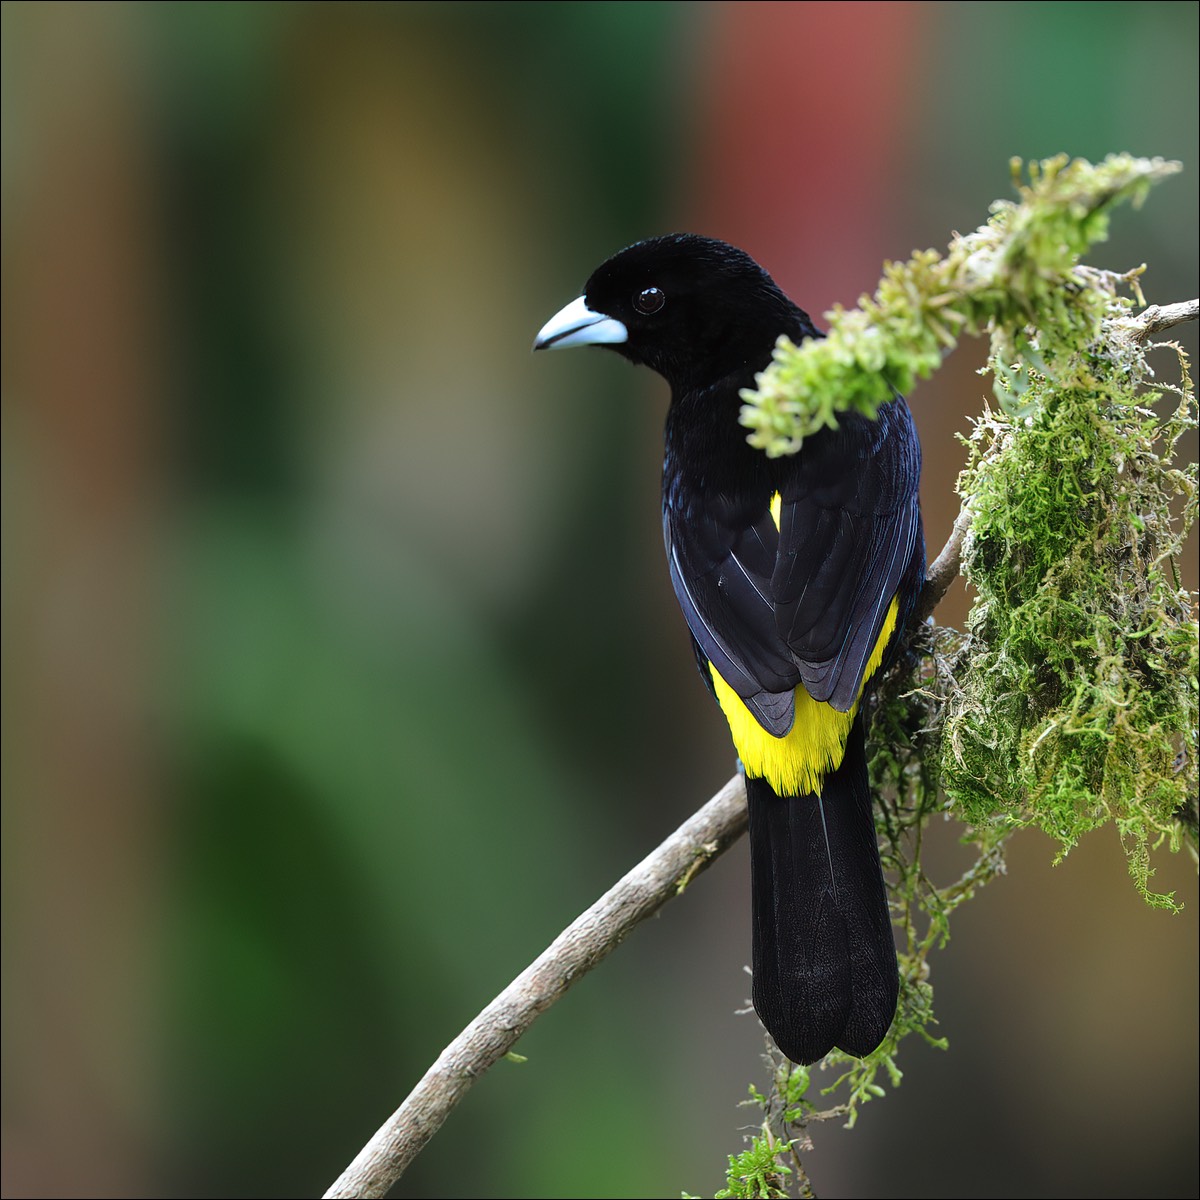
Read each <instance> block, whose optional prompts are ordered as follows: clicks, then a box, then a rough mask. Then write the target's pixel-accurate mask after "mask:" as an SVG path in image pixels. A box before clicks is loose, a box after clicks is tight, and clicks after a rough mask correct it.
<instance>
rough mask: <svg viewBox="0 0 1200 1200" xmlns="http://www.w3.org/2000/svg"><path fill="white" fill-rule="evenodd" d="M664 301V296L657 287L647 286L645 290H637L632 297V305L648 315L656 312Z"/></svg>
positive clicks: (665, 300)
mask: <svg viewBox="0 0 1200 1200" xmlns="http://www.w3.org/2000/svg"><path fill="white" fill-rule="evenodd" d="M666 302H667V298H666V296H665V295H663V293H662V292H660V291H659V290H658V288H656V287H649V288H646V289H645V291H641V292H638V294H637V295H636V296H635V297H634V298H633V307H634V308H636V309H637V310H638V312H640V313H643V314H644V315H645V316H647V317H648V316H650V315H651V313H656V312H658V310H659V309H660V308H662V306H663V305H664V304H666Z"/></svg>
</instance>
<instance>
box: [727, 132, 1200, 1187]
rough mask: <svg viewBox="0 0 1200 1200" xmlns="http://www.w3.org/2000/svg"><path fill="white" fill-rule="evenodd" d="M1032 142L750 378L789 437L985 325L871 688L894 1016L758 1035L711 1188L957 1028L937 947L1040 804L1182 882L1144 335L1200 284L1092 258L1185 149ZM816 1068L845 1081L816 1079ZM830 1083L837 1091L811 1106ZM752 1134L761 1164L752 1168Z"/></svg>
mask: <svg viewBox="0 0 1200 1200" xmlns="http://www.w3.org/2000/svg"><path fill="white" fill-rule="evenodd" d="M1018 167H1019V164H1015V165H1014V178H1015V179H1017V182H1018V189H1019V192H1020V199H1019V202H1017V203H1008V202H1001V203H998V204H996V205H993V207H992V218H991V220H990V221H989V222H988V223H987V225H985V226H983V227H982V228H980V229H978V230H976V231H975V232H974V233H972V234H969V235H967V236H966V237H956V238H955V239H954V240H953V241H952V242H951V243H950V246H949V247H948V249H947V252H946V253H945V254H944V255H941V254H937V253H935V252H933V251H925V252H922V253H918V254H915V255H914V256H913V257H912V259H910V260H909V261H908V262H907V263H902V264H888V265H887V267H886V269H885V274H884V278H883V280H882V281H881V283H880V285H879V288H878V290H877V291H876V293H875V295H874V297H871V298H867V297H864V298H863V299H862V301H861V302H860V306H859V307H858V308H857V309H855V310H852V311H846V310H843V309H837V310H835V311H834V312H832V313H829V314H827V316H828V320H829V325H830V332H829V336H828V337H827V338H825V339H823V340H817V341H811V342H808V343H806V344H804V345H803V346H800V347H797V346H794V345H792V344H791V343H789V342H787V341H786V340H785V339H781V341H780V343H779V345H778V347H777V349H776V352H775V359H774V361H773V363H772V364H771V366H770V367H769V368H768V369H767V370H766V371H764V372H763V373H762V374H761V375H759V376H758V378H757V383H758V387H757V389H756V390H755V391H748V392H744V393H743V399H745V400H746V402H747V404H746V408H745V409H744V410H743V416H742V421H743V424H745V425H746V426H747V428H748V429H749V430H750V434H749V437H748V440H749V441H750V443H751V444H752V445H755V446H757V447H759V448H761V449H763V450H764V451H765V452H766V453H767V454H769V455H780V454H787V453H792V452H795V451H796V450H797V449H798V448H799V447H800V446H801V445H802V444H803V441H804V439H805V438H806V437H810V436H812V434H814V433H815V432H817V431H818V430H820V429H822V428H824V427H826V426H834V425H836V423H837V420H838V416H839V414H840V413H842V412H846V411H855V412H859V413H863V414H865V415H868V416H873V415H874V413H875V411H876V409H877V408H878V406H879V405H880V404H882V403H884V402H886V401H887V400H889V399H891V397H892V396H893V395H894V394H895V393H894V390H893V389H895V390H900V391H907V390H908V389H909V388H910V387H911V386H912V383H913V382H914V380H915V379H917V378H919V377H924V376H926V375H928V374H929V373H930V372H931V371H932V370H934V369H935V368H936V367H937V365H938V364H939V363H940V361H941V359H942V357H943V356H944V355H945V354H946V353H948V352H949V350H951V349H952V348H953V347H954V345H955V343H956V342H957V340H958V338H959V336H961V335H962V334H987V335H988V336H989V337H990V339H991V356H990V361H989V370H990V373H991V375H992V377H993V389H994V393H995V397H996V400H997V404H996V405H995V407H992V406H985V411H984V413H983V415H982V416H981V417H980V418H978V419H977V420H976V421H975V423H974V430H973V432H972V434H971V435H970V437H969V438H967V439H964V440H965V441H966V442H967V445H968V451H969V457H968V464H967V468H966V470H965V471H964V472H963V474H962V476H961V478H960V480H959V485H958V490H959V493H960V495H961V496H962V498H963V503H962V509H961V512H960V514H959V517H958V519H957V520H956V522H955V525H954V530H953V532H952V534H951V537H950V539H949V541H948V542H947V545H946V547H945V548H944V549H943V551H942V553H941V554H939V555H938V557H937V559H935V561H934V562H933V564H931V567H930V573H929V585H928V587H927V589H926V594H925V595H924V596H922V599H921V602H920V603H919V605H918V612H917V620H916V622H915V628H914V630H913V631H912V641H911V656H910V660H909V662H908V664H907V665H906V666H905V667H903V668H901V669H899V670H897V671H895V672H893V674H892V675H891V676H890V677H889V678H888V679H887V680H885V681H884V683H883V685H882V686H881V688H880V689H879V692H878V694H877V695H876V696H874V697H873V698H872V700H871V704H870V706H871V717H872V720H873V724H872V743H873V745H874V757H873V759H872V762H871V771H872V781H873V786H874V789H875V792H876V795H877V796H878V798H879V806H878V810H877V829H878V833H879V836H880V841H881V847H882V852H883V860H884V866H885V870H886V871H887V873H888V876H889V894H890V897H891V903H892V908H893V918H894V920H895V922H896V924H897V926H898V928H899V929H900V930H901V932H902V946H901V950H900V952H899V961H900V971H901V993H900V1004H899V1008H898V1012H897V1016H896V1020H895V1022H894V1024H893V1026H892V1029H891V1030H890V1032H889V1034H888V1037H887V1039H886V1040H885V1041H884V1043H883V1045H882V1046H880V1047H879V1049H878V1050H876V1051H875V1053H873V1054H872V1055H870V1056H869V1057H868V1058H867V1059H865V1060H862V1061H859V1060H856V1059H852V1058H849V1057H848V1056H845V1055H843V1054H841V1053H840V1052H837V1051H835V1052H834V1053H833V1054H831V1055H829V1056H828V1057H827V1058H826V1059H825V1060H824V1062H823V1063H822V1064H820V1067H819V1068H817V1069H811V1068H801V1067H795V1066H793V1065H792V1064H790V1063H788V1062H786V1061H785V1060H783V1059H781V1058H780V1057H779V1056H778V1055H777V1054H776V1053H774V1052H773V1050H769V1062H770V1073H771V1079H772V1087H771V1090H770V1092H769V1093H768V1094H766V1095H763V1094H761V1093H759V1092H758V1090H757V1089H755V1088H753V1087H752V1088H751V1102H753V1103H756V1104H758V1105H759V1106H760V1107H761V1108H762V1110H763V1112H762V1119H763V1132H762V1134H761V1135H758V1136H756V1137H755V1140H754V1144H753V1145H752V1147H751V1151H748V1152H747V1155H748V1156H749V1157H746V1156H742V1157H731V1159H730V1176H729V1181H730V1186H729V1187H728V1188H727V1189H726V1190H725V1191H724V1192H722V1193H720V1194H721V1195H723V1196H737V1197H760V1196H766V1195H771V1196H779V1195H785V1194H787V1191H786V1188H787V1181H788V1179H789V1178H790V1179H792V1180H797V1181H798V1180H801V1179H802V1178H803V1175H802V1168H801V1166H800V1163H799V1161H798V1158H797V1150H798V1148H799V1147H802V1146H803V1145H804V1144H805V1143H806V1142H807V1139H808V1130H809V1128H810V1126H811V1125H812V1124H813V1123H814V1122H817V1121H822V1120H827V1119H830V1118H834V1117H837V1118H840V1119H843V1120H845V1121H846V1122H847V1123H848V1124H853V1123H854V1122H855V1120H856V1119H857V1117H858V1114H859V1112H860V1110H861V1106H862V1105H863V1104H864V1103H866V1102H867V1101H869V1100H871V1099H872V1098H874V1097H876V1096H878V1095H881V1094H883V1090H884V1086H885V1085H889V1084H890V1085H891V1086H893V1087H894V1086H897V1085H898V1084H899V1082H900V1080H901V1078H902V1075H901V1071H900V1069H899V1066H898V1065H897V1051H898V1047H899V1044H900V1042H901V1041H902V1040H903V1039H904V1038H905V1037H906V1036H908V1035H909V1034H910V1033H917V1034H919V1035H920V1036H921V1037H923V1038H924V1039H925V1040H926V1041H928V1042H929V1043H931V1044H933V1045H935V1046H944V1045H945V1043H944V1042H943V1041H942V1040H941V1039H938V1038H935V1037H934V1036H933V1034H932V1032H931V1030H932V1028H933V1027H934V1026H935V1025H936V1021H935V1019H934V1016H933V1007H932V999H933V993H932V988H931V986H930V982H929V966H930V964H929V954H930V951H931V950H932V949H933V948H934V947H936V946H939V945H941V944H943V943H944V941H945V940H946V938H947V937H948V936H949V918H950V914H951V913H952V912H953V911H954V909H955V908H956V907H957V906H958V905H959V904H961V903H962V902H963V901H964V900H966V899H968V898H969V897H970V896H971V895H973V894H974V892H975V891H976V890H977V889H978V888H979V887H980V886H982V885H983V884H985V883H987V882H988V881H989V880H990V879H992V878H994V877H995V876H996V875H997V874H998V873H1000V872H1002V871H1003V870H1004V854H1003V852H1004V844H1005V842H1006V840H1007V838H1008V837H1009V836H1010V835H1011V833H1012V832H1013V831H1015V830H1016V829H1019V828H1021V827H1023V826H1026V825H1037V826H1039V827H1041V828H1042V829H1044V830H1045V831H1046V832H1048V833H1050V834H1051V835H1052V836H1054V837H1056V838H1057V839H1058V840H1059V842H1060V845H1061V847H1062V850H1061V853H1063V854H1065V853H1066V852H1067V851H1068V850H1069V849H1070V847H1071V846H1072V845H1074V843H1075V842H1076V841H1077V840H1078V838H1079V837H1080V836H1082V834H1083V833H1085V832H1087V831H1088V830H1091V829H1094V828H1097V827H1098V826H1100V825H1103V824H1105V823H1107V822H1110V821H1111V822H1113V823H1114V824H1115V825H1116V827H1117V829H1118V832H1119V833H1120V836H1121V840H1122V843H1123V845H1124V846H1125V849H1126V852H1127V855H1128V861H1129V870H1130V874H1131V875H1132V877H1133V880H1134V883H1135V885H1136V887H1137V888H1138V890H1139V891H1140V892H1141V894H1142V895H1143V896H1144V897H1145V898H1146V900H1147V901H1148V902H1149V903H1151V904H1152V905H1156V906H1161V907H1168V908H1170V907H1174V899H1173V897H1172V896H1165V895H1159V894H1156V893H1155V892H1154V891H1153V890H1152V889H1151V888H1150V879H1151V877H1152V875H1153V871H1152V869H1151V861H1150V854H1151V850H1152V849H1154V848H1155V847H1157V846H1160V845H1166V846H1169V847H1170V848H1171V849H1178V848H1179V847H1180V846H1181V845H1184V844H1187V845H1189V847H1190V848H1191V850H1192V852H1193V854H1195V852H1196V840H1197V824H1198V822H1197V810H1196V800H1195V797H1196V791H1197V778H1196V765H1197V758H1198V755H1197V732H1196V728H1197V683H1196V678H1197V640H1198V639H1197V626H1196V620H1195V606H1194V598H1193V597H1192V596H1191V595H1189V594H1188V593H1187V592H1186V591H1185V590H1184V589H1183V588H1182V586H1181V584H1180V581H1179V577H1178V571H1177V569H1176V563H1177V561H1178V558H1179V556H1180V553H1181V551H1182V548H1183V544H1184V540H1185V538H1186V537H1187V535H1188V531H1189V529H1190V528H1191V527H1192V525H1193V522H1194V520H1195V517H1196V500H1197V473H1196V464H1195V463H1189V464H1180V463H1179V462H1178V461H1177V450H1178V447H1179V443H1180V439H1181V437H1182V436H1183V434H1184V433H1185V432H1187V431H1189V430H1192V429H1195V427H1196V402H1195V395H1194V391H1193V388H1192V383H1191V379H1190V376H1189V366H1188V363H1187V360H1186V358H1185V356H1184V355H1183V353H1182V351H1181V350H1180V349H1179V347H1178V346H1175V345H1173V344H1170V343H1168V344H1167V345H1168V346H1169V348H1170V349H1171V350H1172V351H1173V352H1174V353H1175V355H1176V356H1177V361H1178V379H1179V382H1178V383H1170V382H1163V381H1160V380H1157V379H1156V378H1155V375H1154V372H1153V371H1152V370H1151V369H1150V366H1149V364H1148V363H1147V360H1146V356H1147V353H1148V352H1149V351H1150V350H1151V349H1154V348H1156V347H1155V345H1154V343H1153V339H1154V338H1155V337H1156V336H1158V335H1160V334H1162V333H1163V332H1165V331H1166V330H1168V329H1170V328H1171V327H1172V326H1174V325H1177V324H1179V323H1180V322H1182V321H1186V320H1192V319H1195V318H1196V315H1197V302H1196V301H1189V302H1186V303H1183V304H1172V305H1167V306H1164V307H1161V308H1160V307H1158V306H1152V307H1150V308H1147V309H1145V311H1144V312H1142V313H1139V314H1137V315H1133V313H1132V312H1131V310H1132V308H1133V307H1134V303H1135V301H1136V302H1137V303H1138V304H1142V305H1144V304H1145V301H1144V299H1143V297H1142V295H1141V291H1140V288H1139V276H1140V275H1141V270H1140V269H1138V270H1134V271H1131V272H1129V273H1127V274H1126V275H1121V276H1118V275H1114V274H1112V273H1109V272H1103V271H1096V270H1093V269H1091V268H1089V267H1087V266H1085V265H1083V264H1082V263H1081V262H1080V256H1081V255H1082V253H1083V252H1084V251H1085V250H1086V249H1087V248H1088V246H1090V245H1091V244H1093V243H1094V242H1096V241H1098V240H1100V239H1101V238H1103V237H1104V236H1105V233H1106V230H1107V219H1108V214H1109V212H1110V210H1111V209H1112V207H1113V206H1114V205H1115V204H1116V203H1118V202H1120V201H1122V200H1131V201H1133V202H1135V203H1138V202H1140V201H1141V200H1142V199H1143V198H1144V196H1145V194H1146V192H1147V190H1148V189H1149V187H1150V186H1151V185H1152V184H1153V183H1155V182H1157V181H1158V180H1160V179H1163V178H1165V177H1166V176H1168V175H1170V174H1172V173H1174V172H1175V171H1176V170H1178V164H1175V163H1165V162H1162V161H1161V160H1157V159H1156V160H1146V159H1134V158H1130V157H1129V156H1126V155H1122V156H1115V157H1112V158H1109V159H1108V160H1106V161H1105V162H1104V163H1102V164H1100V165H1099V166H1092V165H1091V164H1089V163H1086V162H1082V161H1078V160H1077V161H1075V162H1068V161H1067V160H1066V159H1065V158H1058V159H1053V160H1051V161H1049V162H1046V163H1042V164H1040V165H1036V164H1035V165H1033V166H1032V167H1031V168H1030V171H1029V182H1028V183H1027V184H1021V183H1020V180H1019V171H1018V169H1017V168H1018ZM1126 293H1129V294H1128V295H1127V294H1126ZM960 567H961V570H962V572H963V573H964V574H965V575H966V577H967V579H968V580H969V581H970V583H972V584H973V585H974V587H975V590H976V599H975V601H974V604H973V606H972V609H971V614H970V616H969V618H968V622H967V627H966V630H965V631H964V632H959V631H956V630H952V629H939V628H936V627H934V626H932V625H928V624H925V621H926V619H927V618H928V616H929V614H930V613H931V612H932V611H933V608H934V606H935V604H936V602H937V600H938V599H939V598H940V596H941V595H942V594H943V593H944V591H945V590H946V587H947V586H948V585H949V583H950V582H951V581H952V580H953V579H954V578H955V577H956V576H957V574H958V572H959V570H960ZM946 813H949V814H950V815H952V816H955V817H957V818H958V819H959V820H960V821H961V822H963V834H962V839H961V840H962V841H963V842H964V843H965V844H967V845H970V846H972V847H973V848H974V850H975V852H976V859H975V861H974V863H973V864H972V865H971V866H970V867H969V868H968V869H967V870H966V871H965V872H964V873H963V874H962V876H961V877H960V878H959V879H957V880H953V881H951V882H950V883H948V884H941V885H939V884H938V883H937V882H936V881H934V880H932V879H931V878H929V877H928V875H927V874H926V872H925V870H924V868H923V866H922V861H921V860H922V834H923V830H924V827H925V824H926V822H927V820H928V819H929V817H931V816H933V815H935V814H937V815H941V814H946ZM815 1070H826V1071H831V1072H832V1075H833V1079H832V1082H831V1083H829V1084H827V1085H826V1086H824V1087H821V1088H819V1090H818V1089H817V1088H814V1083H815V1081H816V1074H815ZM834 1092H836V1093H837V1094H838V1095H839V1096H840V1097H841V1100H840V1102H838V1103H836V1104H832V1105H828V1104H826V1105H824V1106H822V1098H823V1097H825V1096H827V1095H829V1094H831V1093H834ZM743 1158H745V1162H752V1165H753V1167H754V1169H753V1171H740V1168H741V1167H742V1166H744V1165H745V1162H743ZM772 1158H774V1161H775V1162H776V1163H777V1164H778V1169H777V1170H776V1172H775V1174H773V1175H772V1174H771V1172H770V1166H771V1160H772ZM788 1166H790V1168H791V1174H790V1176H789V1175H786V1174H785V1173H784V1168H785V1167H788ZM739 1172H740V1173H739ZM763 1180H769V1189H765V1187H764V1184H763Z"/></svg>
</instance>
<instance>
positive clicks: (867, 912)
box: [746, 717, 899, 1063]
mask: <svg viewBox="0 0 1200 1200" xmlns="http://www.w3.org/2000/svg"><path fill="white" fill-rule="evenodd" d="M746 792H747V796H748V798H749V805H750V861H751V890H752V894H753V895H752V905H753V914H754V960H753V962H754V989H753V996H754V1007H755V1009H756V1011H757V1012H758V1015H759V1017H760V1018H761V1020H762V1023H763V1024H764V1025H765V1026H766V1028H767V1032H768V1033H770V1034H771V1036H772V1037H773V1038H774V1039H775V1042H776V1044H777V1045H778V1046H779V1048H780V1050H782V1051H783V1053H784V1054H786V1055H787V1056H788V1058H790V1059H791V1060H792V1061H793V1062H799V1063H810V1062H815V1061H816V1060H817V1059H819V1058H822V1057H823V1056H824V1055H825V1054H827V1053H828V1052H829V1051H830V1050H832V1049H833V1048H834V1047H835V1046H837V1047H840V1048H841V1049H842V1050H845V1051H846V1052H847V1053H849V1054H854V1055H857V1056H859V1057H862V1056H863V1055H866V1054H869V1053H870V1052H871V1051H872V1050H874V1049H875V1048H876V1047H877V1046H878V1045H879V1043H880V1042H882V1041H883V1039H884V1036H885V1035H886V1034H887V1031H888V1027H889V1026H890V1025H891V1023H892V1017H893V1016H894V1015H895V1012H896V998H897V996H898V994H899V976H898V973H897V969H896V950H895V945H894V943H893V941H892V925H891V919H890V917H889V915H888V907H887V893H886V892H885V890H884V883H883V872H882V870H881V868H880V864H879V849H878V845H877V843H876V840H875V826H874V821H873V818H872V815H871V794H870V791H869V789H868V784H867V760H866V750H865V745H864V738H863V722H862V718H861V717H859V718H858V719H857V720H855V722H854V725H853V727H852V728H851V731H850V737H849V740H848V742H847V744H846V754H845V758H844V759H843V760H842V765H841V766H840V767H839V768H838V770H837V771H835V772H834V773H833V774H831V775H829V776H828V777H827V778H826V779H825V782H824V786H823V788H822V793H821V795H820V796H819V797H818V796H815V795H808V796H777V795H776V794H775V792H774V791H772V789H771V787H770V785H769V784H768V783H767V782H766V781H765V780H762V779H747V780H746Z"/></svg>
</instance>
